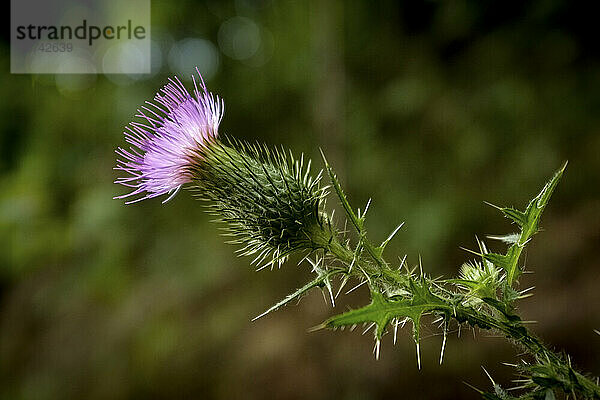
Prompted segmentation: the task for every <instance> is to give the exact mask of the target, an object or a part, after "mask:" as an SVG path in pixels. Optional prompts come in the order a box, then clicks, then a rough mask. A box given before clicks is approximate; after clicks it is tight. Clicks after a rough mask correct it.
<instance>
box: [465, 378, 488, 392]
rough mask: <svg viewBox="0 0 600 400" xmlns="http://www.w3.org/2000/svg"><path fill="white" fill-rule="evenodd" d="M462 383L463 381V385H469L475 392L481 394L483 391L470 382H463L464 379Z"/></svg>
mask: <svg viewBox="0 0 600 400" xmlns="http://www.w3.org/2000/svg"><path fill="white" fill-rule="evenodd" d="M463 383H464V384H465V385H467V386H468V387H470V388H471V389H473V390H474V391H476V392H477V393H479V394H483V391H482V390H479V389H477V388H476V387H475V386H473V385H471V384H470V383H468V382H465V381H463Z"/></svg>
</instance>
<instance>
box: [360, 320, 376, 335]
mask: <svg viewBox="0 0 600 400" xmlns="http://www.w3.org/2000/svg"><path fill="white" fill-rule="evenodd" d="M373 326H375V322H373V323H372V324H371V325H369V326H367V329H365V330H364V331H363V333H362V334H363V335H364V334H365V333H367V332H369V329H371V328H372V327H373Z"/></svg>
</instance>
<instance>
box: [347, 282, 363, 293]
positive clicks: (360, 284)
mask: <svg viewBox="0 0 600 400" xmlns="http://www.w3.org/2000/svg"><path fill="white" fill-rule="evenodd" d="M365 283H367V281H366V280H364V281H362V282H361V283H359V284H358V285H356V286H354V287H353V288H352V289H350V290H348V291H347V292H346V294H350V293H352V292H353V291H355V290H356V289H358V288H359V287H361V286H362V285H364V284H365Z"/></svg>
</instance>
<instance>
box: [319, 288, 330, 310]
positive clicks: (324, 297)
mask: <svg viewBox="0 0 600 400" xmlns="http://www.w3.org/2000/svg"><path fill="white" fill-rule="evenodd" d="M321 293H323V300H325V305H327V306H328V305H329V303H327V296H326V295H325V291H324V290H321Z"/></svg>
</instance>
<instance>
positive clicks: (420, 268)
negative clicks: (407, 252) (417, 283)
mask: <svg viewBox="0 0 600 400" xmlns="http://www.w3.org/2000/svg"><path fill="white" fill-rule="evenodd" d="M419 271H421V278H423V262H422V260H421V255H420V254H419Z"/></svg>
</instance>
